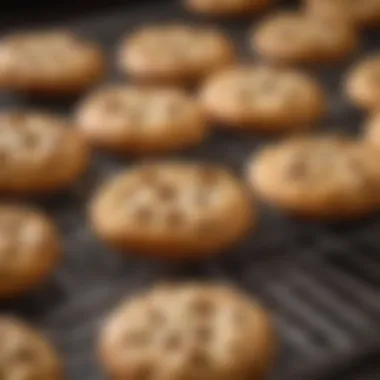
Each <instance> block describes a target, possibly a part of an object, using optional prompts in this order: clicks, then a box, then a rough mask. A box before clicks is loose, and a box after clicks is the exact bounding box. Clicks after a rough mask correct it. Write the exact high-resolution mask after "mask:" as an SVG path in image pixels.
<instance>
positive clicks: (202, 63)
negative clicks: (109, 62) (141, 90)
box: [119, 25, 235, 84]
mask: <svg viewBox="0 0 380 380" xmlns="http://www.w3.org/2000/svg"><path fill="white" fill-rule="evenodd" d="M119 57H120V67H121V69H122V70H123V71H124V72H125V73H126V74H129V75H131V76H132V77H134V78H137V79H140V80H144V81H153V82H171V83H184V82H185V83H189V84H192V83H194V82H197V81H199V80H200V79H202V78H204V77H205V76H207V75H209V74H210V73H211V72H213V71H215V70H216V69H219V68H221V67H223V66H226V65H228V64H230V63H231V62H232V61H234V60H235V51H234V47H233V45H232V43H231V42H230V41H229V39H228V38H227V37H225V36H224V35H223V34H222V33H221V32H219V31H217V30H215V29H211V28H198V27H191V26H186V25H165V26H164V25H161V26H150V27H144V28H142V29H140V30H137V31H136V32H135V33H133V34H132V35H131V36H129V37H128V38H127V39H126V40H125V41H124V42H123V44H122V46H121V49H120V55H119Z"/></svg>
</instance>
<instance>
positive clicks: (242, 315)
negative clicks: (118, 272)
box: [99, 283, 276, 380]
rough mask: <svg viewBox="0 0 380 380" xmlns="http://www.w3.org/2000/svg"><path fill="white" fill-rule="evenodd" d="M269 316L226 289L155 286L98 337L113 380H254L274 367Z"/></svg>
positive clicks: (113, 318)
mask: <svg viewBox="0 0 380 380" xmlns="http://www.w3.org/2000/svg"><path fill="white" fill-rule="evenodd" d="M275 348H276V339H275V333H274V329H273V327H272V323H271V321H270V318H269V316H268V314H267V312H266V311H265V310H264V309H263V308H262V307H261V306H260V305H259V304H257V303H256V302H255V301H252V300H250V299H249V297H248V296H246V295H245V294H241V293H240V292H238V291H237V290H235V289H233V288H229V287H227V286H226V285H216V284H201V283H186V284H174V283H173V284H165V285H160V286H156V287H155V288H154V289H152V290H151V291H148V292H146V293H145V294H142V295H140V296H137V297H135V298H133V299H132V300H129V301H127V302H125V303H123V304H122V305H120V306H119V308H118V309H117V310H115V311H114V312H113V313H112V314H111V315H110V316H109V318H108V319H107V320H106V323H105V325H104V328H103V329H102V331H101V334H100V339H99V352H100V358H101V361H102V363H103V365H104V367H105V368H106V370H107V372H108V373H109V375H110V377H111V379H120V380H124V379H125V380H129V379H131V380H132V379H170V380H182V379H186V380H220V379H223V380H235V379H240V380H252V379H258V380H259V379H260V380H261V379H263V378H264V377H265V376H266V375H267V373H268V370H269V369H270V368H271V366H272V365H273V359H274V357H275V351H276V350H275Z"/></svg>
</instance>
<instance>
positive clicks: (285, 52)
mask: <svg viewBox="0 0 380 380" xmlns="http://www.w3.org/2000/svg"><path fill="white" fill-rule="evenodd" d="M250 41H251V47H252V49H253V50H254V51H256V52H258V53H259V54H260V55H261V56H262V57H264V58H266V59H269V60H273V61H276V62H284V63H311V62H323V61H335V60H340V59H343V58H346V57H347V56H348V55H349V54H351V53H352V52H353V51H354V50H355V48H356V46H357V34H356V31H355V30H354V29H353V28H352V27H351V25H350V24H349V23H345V22H336V21H335V20H326V19H319V18H314V17H307V16H306V15H304V14H302V13H292V12H281V13H278V14H275V15H271V16H269V17H268V18H267V19H265V20H264V21H263V22H262V23H261V24H260V25H259V26H258V27H257V28H255V30H254V31H253V32H252V35H251V40H250Z"/></svg>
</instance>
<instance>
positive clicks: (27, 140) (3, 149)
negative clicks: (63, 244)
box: [0, 111, 89, 194]
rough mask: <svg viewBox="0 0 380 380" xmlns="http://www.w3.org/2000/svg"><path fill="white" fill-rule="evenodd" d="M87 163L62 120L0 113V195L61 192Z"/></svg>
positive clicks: (72, 132)
mask: <svg viewBox="0 0 380 380" xmlns="http://www.w3.org/2000/svg"><path fill="white" fill-rule="evenodd" d="M88 162H89V151H88V148H87V145H86V144H85V141H84V139H83V138H82V137H81V135H80V134H79V132H77V131H76V130H74V129H73V128H71V125H69V123H68V122H67V121H65V120H64V119H61V118H59V117H57V116H53V115H49V114H45V113H41V112H36V111H3V112H1V113H0V192H9V193H24V194H28V193H37V192H45V191H53V190H58V189H62V188H65V187H67V186H69V185H71V184H72V183H73V182H74V181H76V180H77V178H78V177H79V176H80V175H81V174H82V173H83V171H84V170H85V169H86V167H87V164H88Z"/></svg>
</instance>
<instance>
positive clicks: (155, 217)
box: [90, 162, 255, 259]
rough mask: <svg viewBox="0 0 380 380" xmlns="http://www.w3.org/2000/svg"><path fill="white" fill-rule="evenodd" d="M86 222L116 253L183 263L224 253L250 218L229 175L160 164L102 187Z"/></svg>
mask: <svg viewBox="0 0 380 380" xmlns="http://www.w3.org/2000/svg"><path fill="white" fill-rule="evenodd" d="M231 215H233V223H231V220H230V217H231ZM90 219H91V224H92V226H93V229H94V230H95V232H96V233H97V235H98V236H99V237H100V238H101V239H102V240H104V241H105V242H107V243H108V244H110V245H111V246H114V247H116V248H118V249H121V250H127V251H129V250H130V251H131V252H135V253H137V254H139V253H141V254H147V255H151V256H157V257H169V258H173V259H182V258H186V259H187V258H197V257H203V256H209V255H212V254H216V253H219V252H220V251H224V250H227V249H228V248H229V247H230V246H231V245H233V244H234V243H237V242H238V241H239V240H240V239H242V238H243V237H244V236H245V235H246V233H247V232H248V230H249V228H250V227H251V226H252V221H253V219H255V218H254V212H253V207H252V203H251V200H250V197H249V195H248V194H247V191H246V189H245V186H244V185H243V184H241V183H240V181H239V180H237V179H235V177H234V176H233V175H232V174H230V173H229V172H228V171H226V170H224V169H221V168H218V167H214V166H209V165H202V164H188V163H176V162H161V163H151V164H143V165H140V166H137V167H134V168H132V169H129V170H127V171H125V172H123V173H121V174H118V175H117V176H116V177H115V178H113V179H111V180H109V181H108V182H106V183H105V184H104V185H103V186H101V187H100V189H99V191H98V192H97V194H96V195H95V197H94V199H93V201H92V203H91V205H90Z"/></svg>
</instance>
